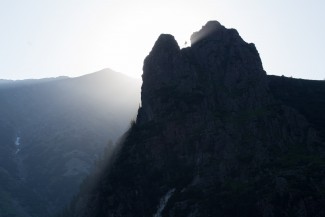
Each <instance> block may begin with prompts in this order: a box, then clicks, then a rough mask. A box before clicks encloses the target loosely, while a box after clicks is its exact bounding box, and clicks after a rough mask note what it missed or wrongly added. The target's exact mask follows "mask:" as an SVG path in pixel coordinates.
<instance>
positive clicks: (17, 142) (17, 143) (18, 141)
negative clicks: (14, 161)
mask: <svg viewBox="0 0 325 217" xmlns="http://www.w3.org/2000/svg"><path fill="white" fill-rule="evenodd" d="M15 145H16V146H20V137H19V136H17V137H16V141H15Z"/></svg>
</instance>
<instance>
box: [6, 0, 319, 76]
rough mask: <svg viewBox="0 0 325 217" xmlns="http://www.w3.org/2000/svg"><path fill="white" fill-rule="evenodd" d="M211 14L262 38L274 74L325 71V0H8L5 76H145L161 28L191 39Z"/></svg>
mask: <svg viewBox="0 0 325 217" xmlns="http://www.w3.org/2000/svg"><path fill="white" fill-rule="evenodd" d="M208 20H218V21H219V22H221V23H222V24H223V25H225V26H226V27H227V28H236V29H237V30H238V31H239V33H240V34H241V36H242V37H243V39H244V40H245V41H247V42H253V43H255V45H256V47H257V49H258V51H259V53H260V55H261V58H262V61H263V65H264V68H265V70H266V71H267V73H268V74H276V75H282V74H283V75H285V76H293V77H298V78H308V79H324V78H325V69H324V68H325V58H324V57H325V1H324V0H184V1H183V0H181V1H177V0H160V1H158V0H139V1H135V0H28V1H27V0H0V28H1V34H0V78H5V79H25V78H41V77H53V76H59V75H68V76H72V77H74V76H79V75H82V74H87V73H91V72H95V71H98V70H100V69H102V68H107V67H108V68H112V69H114V70H116V71H119V72H123V73H125V74H129V75H131V76H135V77H140V75H141V74H142V64H143V59H144V58H145V56H146V55H147V54H148V53H149V51H150V50H151V48H152V46H153V44H154V42H155V40H156V39H157V38H158V36H159V34H160V33H170V34H173V35H174V36H175V37H176V39H177V41H178V42H179V44H180V45H183V44H184V42H185V41H189V37H190V35H191V33H192V32H194V31H197V30H199V29H200V28H201V26H202V25H204V24H205V23H206V22H207V21H208Z"/></svg>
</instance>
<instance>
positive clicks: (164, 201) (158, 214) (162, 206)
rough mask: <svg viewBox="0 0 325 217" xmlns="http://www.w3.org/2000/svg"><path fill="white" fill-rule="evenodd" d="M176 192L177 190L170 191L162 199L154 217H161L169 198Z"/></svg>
mask: <svg viewBox="0 0 325 217" xmlns="http://www.w3.org/2000/svg"><path fill="white" fill-rule="evenodd" d="M174 192H175V188H173V189H171V190H169V191H168V192H167V193H166V194H165V195H164V196H163V197H162V198H161V199H160V203H159V206H158V209H157V212H156V214H154V215H153V217H161V214H162V212H163V211H164V209H165V207H166V205H167V203H168V200H169V198H170V197H171V196H172V195H173V193H174Z"/></svg>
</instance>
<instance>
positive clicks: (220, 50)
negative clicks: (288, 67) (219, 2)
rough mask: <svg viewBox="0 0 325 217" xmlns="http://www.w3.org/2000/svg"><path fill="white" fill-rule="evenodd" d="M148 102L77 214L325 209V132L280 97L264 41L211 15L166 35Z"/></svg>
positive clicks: (147, 78) (145, 89)
mask: <svg viewBox="0 0 325 217" xmlns="http://www.w3.org/2000/svg"><path fill="white" fill-rule="evenodd" d="M141 100H142V105H141V108H139V111H138V116H137V120H136V122H135V123H134V124H133V125H132V127H131V128H130V130H129V131H128V134H127V135H126V137H125V140H124V141H123V142H122V143H121V144H120V148H119V150H117V151H116V155H115V156H114V157H113V160H112V162H111V163H110V164H108V166H107V167H106V169H105V170H103V171H102V174H101V177H100V179H99V181H98V182H97V183H96V184H95V185H94V187H93V188H92V190H91V191H89V192H88V193H86V194H81V195H79V199H77V200H76V201H75V202H74V203H73V205H72V208H71V209H72V210H71V212H70V214H69V215H70V216H84V217H86V216H87V217H99V216H123V217H128V216H130V217H131V216H133V217H134V216H139V217H140V216H250V217H252V216H265V217H267V216H268V217H269V216H324V215H325V209H324V208H323V205H322V204H324V202H325V200H324V190H325V179H324V176H323V175H324V174H325V173H324V172H325V169H324V168H325V167H324V165H325V160H324V156H325V155H324V146H325V144H324V140H323V138H321V137H320V136H319V134H317V131H316V130H314V129H313V128H312V126H311V125H310V123H309V122H308V121H307V120H306V118H305V117H304V116H303V115H301V114H299V113H298V112H297V111H296V110H295V109H293V108H291V107H289V106H286V105H284V104H283V103H281V101H279V100H277V99H275V98H274V96H273V94H272V93H271V92H270V89H269V87H268V81H267V76H266V73H265V71H264V70H263V66H262V62H261V59H260V57H259V54H258V52H257V50H256V48H255V46H254V44H248V43H246V42H245V41H244V40H243V39H242V38H241V37H240V36H239V34H238V32H237V31H236V30H234V29H227V28H225V27H224V26H222V25H221V24H220V23H219V22H217V21H210V22H208V23H207V24H206V25H205V26H203V27H202V29H201V30H200V31H198V32H195V33H194V34H193V35H192V37H191V47H187V48H183V49H180V48H179V46H178V44H177V42H176V41H175V39H174V37H173V36H171V35H161V36H160V37H159V38H158V40H157V42H156V43H155V45H154V47H153V49H152V51H151V52H150V54H149V55H148V56H147V58H146V59H145V61H144V67H143V85H142V93H141Z"/></svg>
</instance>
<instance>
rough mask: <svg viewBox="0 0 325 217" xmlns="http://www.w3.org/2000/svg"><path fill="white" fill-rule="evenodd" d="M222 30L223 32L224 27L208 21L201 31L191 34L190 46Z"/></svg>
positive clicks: (216, 22)
mask: <svg viewBox="0 0 325 217" xmlns="http://www.w3.org/2000/svg"><path fill="white" fill-rule="evenodd" d="M222 30H225V27H224V26H223V25H221V24H220V23H219V22H218V21H208V22H207V23H206V24H205V25H204V26H202V28H201V30H199V31H198V32H194V33H193V34H192V36H191V44H192V45H193V44H195V43H196V42H198V41H200V40H202V39H204V38H206V37H208V36H209V35H211V34H213V33H215V32H217V31H222Z"/></svg>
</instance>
